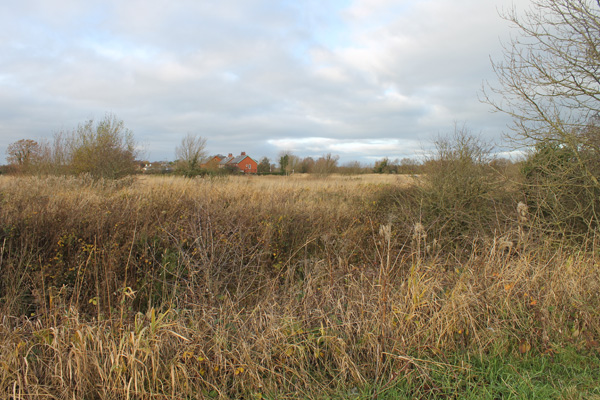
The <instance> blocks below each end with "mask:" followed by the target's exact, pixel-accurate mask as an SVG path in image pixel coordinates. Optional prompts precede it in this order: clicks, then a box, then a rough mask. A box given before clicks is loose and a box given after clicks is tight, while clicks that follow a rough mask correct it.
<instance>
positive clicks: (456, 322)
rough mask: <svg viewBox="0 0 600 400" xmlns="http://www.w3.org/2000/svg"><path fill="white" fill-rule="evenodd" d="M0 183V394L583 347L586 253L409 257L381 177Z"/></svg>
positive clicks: (452, 369)
mask: <svg viewBox="0 0 600 400" xmlns="http://www.w3.org/2000/svg"><path fill="white" fill-rule="evenodd" d="M0 190H1V192H0V193H1V199H0V201H1V202H2V208H1V210H0V221H1V222H2V229H3V230H2V231H1V232H2V239H0V246H2V247H1V250H2V251H1V252H0V257H1V259H0V264H1V266H2V276H3V278H2V279H3V281H2V286H1V289H2V303H1V307H2V323H1V324H0V341H1V342H2V343H3V346H2V347H0V365H1V367H2V368H0V392H1V393H2V396H4V397H10V396H12V397H13V398H27V397H40V398H57V399H67V398H69V399H70V398H99V399H113V398H154V397H155V398H174V399H179V398H195V397H201V396H209V397H210V396H215V397H216V396H220V397H222V398H240V397H243V398H252V397H254V398H261V396H271V397H276V398H286V397H287V398H300V397H304V398H307V397H312V396H315V395H316V393H319V392H323V393H326V392H331V391H335V390H341V389H343V388H350V387H355V386H358V387H360V386H361V385H364V384H366V383H370V384H372V383H375V382H376V383H378V384H380V385H383V386H384V387H385V385H391V384H393V383H394V381H395V380H396V379H400V378H402V379H412V380H415V381H422V382H424V383H427V382H428V380H429V374H430V372H431V371H432V370H433V369H438V370H440V369H441V370H443V371H445V373H447V374H455V373H456V374H458V373H459V372H460V371H459V370H460V369H461V368H469V367H468V366H466V367H465V366H452V365H451V364H452V363H451V361H449V360H448V359H447V357H449V355H450V354H455V353H456V352H458V353H464V354H475V355H476V354H509V353H516V354H520V353H528V352H530V351H538V352H546V353H551V352H552V351H553V349H556V348H557V347H560V346H564V345H572V346H576V347H578V348H580V349H581V350H586V351H588V350H593V351H597V349H598V340H599V338H600V326H599V321H600V318H599V317H600V315H599V313H600V312H599V311H598V310H600V304H598V303H599V300H598V295H597V294H598V292H599V290H600V272H599V269H598V265H597V259H596V256H595V253H594V252H574V251H573V250H572V249H568V248H561V247H560V246H558V247H557V246H556V245H553V244H542V243H538V244H536V245H535V246H533V245H529V246H527V247H525V248H523V246H522V245H521V246H517V247H515V248H513V249H511V250H510V251H509V252H507V251H506V248H505V246H503V245H502V241H501V240H499V239H498V240H497V239H495V238H489V239H486V240H487V243H486V246H485V247H483V248H481V249H479V250H475V251H473V253H472V254H471V256H470V257H469V258H467V259H460V260H457V259H456V257H457V256H456V255H455V254H444V253H442V252H437V253H431V251H430V252H429V253H428V254H426V252H425V251H424V250H422V248H423V249H424V248H426V247H427V246H426V245H427V243H415V239H414V238H413V236H414V233H415V232H414V231H412V230H411V225H410V223H411V222H413V223H414V222H415V221H413V220H412V219H414V218H416V217H415V216H412V215H404V216H395V219H394V218H391V217H390V216H394V212H397V209H396V208H394V205H393V202H386V201H387V199H388V198H390V197H393V196H392V195H393V193H395V191H396V190H405V189H404V188H403V187H398V186H397V185H392V184H369V183H366V182H359V181H357V180H347V179H346V180H344V178H338V179H328V180H323V181H319V180H314V181H308V180H307V181H300V180H295V181H292V182H291V184H289V183H287V182H285V181H281V180H275V179H273V180H272V181H268V180H262V179H251V180H238V179H227V180H213V181H210V180H183V179H162V178H161V179H158V180H154V179H153V180H152V181H146V182H139V181H138V182H133V183H130V184H124V183H106V182H87V181H82V180H74V179H71V180H69V179H55V178H49V179H47V180H42V179H30V180H25V179H20V180H12V179H11V180H1V181H0ZM395 210H396V211H395ZM415 215H416V214H415ZM391 219H393V220H394V222H389V221H390V220H391ZM422 241H423V242H427V241H428V239H427V238H425V237H423V238H422ZM430 244H431V243H430ZM426 359H427V360H430V361H426ZM431 360H433V361H431Z"/></svg>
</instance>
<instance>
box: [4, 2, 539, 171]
mask: <svg viewBox="0 0 600 400" xmlns="http://www.w3.org/2000/svg"><path fill="white" fill-rule="evenodd" d="M513 5H514V6H516V7H517V8H519V9H521V8H524V7H526V6H527V5H528V0H452V1H451V0H176V1H173V0H128V1H123V0H102V1H97V0H87V1H81V0H52V1H49V0H20V1H18V2H3V4H2V5H0V26H2V28H1V29H0V164H1V163H3V162H4V158H3V157H4V156H5V155H6V154H5V153H6V148H7V146H8V145H9V144H10V143H13V142H15V141H17V140H19V139H34V140H44V139H46V140H49V139H51V138H52V136H53V134H55V133H56V132H60V131H70V130H73V129H74V128H76V127H77V125H78V124H80V123H84V122H86V121H88V120H90V119H94V120H100V119H102V118H104V116H105V115H106V114H107V113H110V114H113V115H115V116H117V117H118V118H119V119H122V120H123V121H124V123H125V126H126V127H127V128H129V129H130V130H131V131H133V133H134V135H135V138H136V141H137V142H138V146H139V149H140V151H141V153H142V155H141V158H143V159H147V160H150V161H159V160H174V159H175V148H176V147H177V146H178V144H179V143H180V142H181V140H182V138H183V137H184V136H186V135H187V134H194V135H200V136H202V137H204V138H206V139H207V149H206V150H207V152H208V153H209V154H218V153H221V154H228V153H233V154H240V152H242V151H245V152H246V153H247V154H248V155H250V156H251V157H253V158H255V159H256V160H259V159H260V158H261V157H263V156H267V157H269V158H271V159H272V160H274V159H276V158H277V156H278V154H280V153H281V152H282V151H291V152H292V153H293V154H296V155H298V156H300V157H306V156H312V157H315V158H318V157H320V156H321V155H323V154H326V153H332V154H336V155H339V156H340V161H341V162H347V161H360V162H362V163H367V164H368V163H373V162H374V161H375V160H378V159H381V158H383V157H388V158H390V159H395V158H399V159H401V158H404V157H409V158H414V157H420V156H422V154H423V152H426V151H427V149H428V148H429V147H430V145H431V142H432V140H433V139H434V138H436V137H439V136H444V135H446V134H449V133H451V132H452V131H453V130H454V126H455V125H456V124H458V125H460V126H462V125H465V126H466V127H467V128H468V129H469V130H471V131H472V132H473V133H475V134H481V135H482V136H483V137H484V138H485V139H487V140H490V141H493V142H495V143H497V144H498V145H499V149H501V150H504V147H503V140H502V137H503V134H504V133H506V132H507V131H508V128H507V125H508V124H509V123H510V120H509V119H508V117H507V116H506V115H503V114H499V113H492V112H491V111H492V109H491V106H489V105H488V104H485V103H482V102H481V101H480V98H481V97H482V94H481V90H482V85H483V84H484V82H486V81H487V82H489V83H490V84H491V85H494V83H495V75H494V72H493V69H492V64H491V61H490V59H494V60H499V59H500V57H501V55H502V45H501V43H502V42H506V41H507V40H508V38H509V34H510V29H511V28H510V25H509V24H508V22H506V21H505V20H503V19H502V18H501V17H500V16H499V12H500V11H502V10H506V9H508V8H510V7H511V6H513Z"/></svg>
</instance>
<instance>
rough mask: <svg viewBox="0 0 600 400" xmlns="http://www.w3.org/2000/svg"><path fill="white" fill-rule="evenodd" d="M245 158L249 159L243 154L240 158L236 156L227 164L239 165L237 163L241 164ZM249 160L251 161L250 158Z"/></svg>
mask: <svg viewBox="0 0 600 400" xmlns="http://www.w3.org/2000/svg"><path fill="white" fill-rule="evenodd" d="M246 158H250V157H249V156H247V155H245V154H244V155H241V156H237V157H234V158H233V159H232V160H230V161H229V163H231V164H239V163H241V162H242V161H244V159H246ZM250 159H251V158H250ZM251 160H252V159H251ZM253 161H254V160H253Z"/></svg>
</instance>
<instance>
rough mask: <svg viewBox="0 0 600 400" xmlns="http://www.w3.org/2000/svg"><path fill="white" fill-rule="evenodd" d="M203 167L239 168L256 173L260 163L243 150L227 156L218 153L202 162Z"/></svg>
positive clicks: (244, 171) (242, 170)
mask: <svg viewBox="0 0 600 400" xmlns="http://www.w3.org/2000/svg"><path fill="white" fill-rule="evenodd" d="M202 167H203V168H208V169H216V168H237V169H238V170H239V171H241V172H243V173H245V174H256V173H257V172H258V163H257V162H256V161H254V160H253V159H252V158H251V157H250V156H248V155H247V154H246V152H244V151H242V153H241V154H240V155H239V156H234V155H233V154H232V153H229V155H228V156H227V157H225V156H223V155H220V154H217V155H216V156H213V157H212V158H210V159H209V160H208V161H207V162H206V163H204V164H202Z"/></svg>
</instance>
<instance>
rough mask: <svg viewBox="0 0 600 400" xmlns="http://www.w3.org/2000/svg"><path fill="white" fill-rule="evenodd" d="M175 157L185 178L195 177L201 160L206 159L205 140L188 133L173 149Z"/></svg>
mask: <svg viewBox="0 0 600 400" xmlns="http://www.w3.org/2000/svg"><path fill="white" fill-rule="evenodd" d="M175 156H176V157H177V159H178V160H179V163H180V168H181V169H182V170H183V173H184V174H185V175H186V176H194V175H197V174H198V173H199V171H200V164H201V162H202V159H203V158H204V157H206V139H205V138H203V137H201V136H198V135H194V134H192V133H188V134H187V135H186V136H185V137H184V138H183V139H182V140H181V144H180V145H179V146H177V148H176V149H175Z"/></svg>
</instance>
